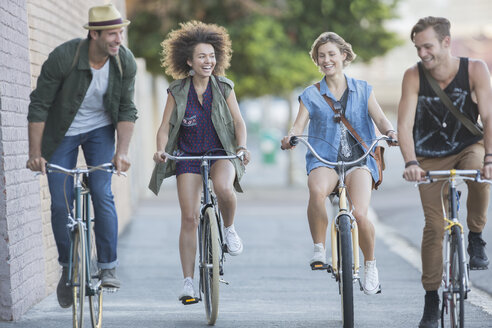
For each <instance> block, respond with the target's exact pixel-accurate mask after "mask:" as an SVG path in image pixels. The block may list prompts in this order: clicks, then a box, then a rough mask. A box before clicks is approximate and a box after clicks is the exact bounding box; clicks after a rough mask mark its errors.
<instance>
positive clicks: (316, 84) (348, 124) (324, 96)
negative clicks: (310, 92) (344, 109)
mask: <svg viewBox="0 0 492 328" xmlns="http://www.w3.org/2000/svg"><path fill="white" fill-rule="evenodd" d="M314 85H315V86H316V88H318V91H319V93H321V86H320V84H319V82H318V83H315V84H314ZM322 96H323V98H325V100H326V102H327V103H328V105H329V106H330V108H331V109H332V110H333V111H334V112H335V113H336V114H338V113H337V111H336V110H335V106H333V101H332V100H331V99H330V97H328V96H327V95H326V94H323V95H322ZM340 119H341V121H342V123H343V124H344V125H345V127H346V128H347V130H349V131H350V133H351V134H352V136H354V138H355V139H357V141H358V142H359V143H360V144H361V145H362V147H364V149H365V150H366V151H367V149H369V147H367V145H366V143H365V142H364V140H362V138H361V137H360V136H359V134H358V133H357V132H355V130H354V128H353V127H352V125H351V124H350V123H349V121H348V120H347V119H346V118H345V116H344V115H340Z"/></svg>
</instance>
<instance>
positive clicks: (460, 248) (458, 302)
mask: <svg viewBox="0 0 492 328" xmlns="http://www.w3.org/2000/svg"><path fill="white" fill-rule="evenodd" d="M458 179H459V180H469V181H475V182H480V183H489V184H492V181H489V180H484V179H482V178H481V176H480V170H454V169H453V170H439V171H427V172H426V175H425V177H424V181H420V182H418V183H417V185H420V184H429V183H434V182H437V181H444V183H443V184H442V186H441V207H442V212H443V217H444V223H445V227H444V231H445V233H444V242H443V249H444V250H443V254H444V265H443V278H442V283H441V287H442V300H443V302H442V309H441V326H442V327H443V328H444V313H445V312H446V313H449V322H450V324H451V327H453V328H457V327H460V328H461V327H464V325H465V300H466V299H467V296H468V293H469V292H470V291H471V289H470V280H469V267H468V264H467V263H466V255H465V238H464V230H463V225H462V224H461V223H460V221H459V217H458V212H459V201H460V196H461V192H460V191H459V190H458V189H457V186H458V183H457V180H458ZM446 185H448V186H449V187H448V194H447V195H445V187H446ZM446 196H447V197H446ZM446 198H447V205H448V206H447V208H448V210H447V211H446V204H445V199H446Z"/></svg>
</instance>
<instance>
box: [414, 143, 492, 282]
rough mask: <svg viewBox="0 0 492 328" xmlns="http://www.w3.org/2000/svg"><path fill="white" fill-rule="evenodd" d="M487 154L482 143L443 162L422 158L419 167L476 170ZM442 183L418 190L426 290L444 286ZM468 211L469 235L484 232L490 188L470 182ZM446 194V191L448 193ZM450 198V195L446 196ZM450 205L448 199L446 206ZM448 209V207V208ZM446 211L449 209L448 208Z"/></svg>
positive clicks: (424, 186)
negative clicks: (421, 217) (442, 282)
mask: <svg viewBox="0 0 492 328" xmlns="http://www.w3.org/2000/svg"><path fill="white" fill-rule="evenodd" d="M484 155H485V150H484V146H483V143H482V142H478V143H476V144H473V145H471V146H468V147H467V148H465V149H464V150H462V151H461V152H460V153H458V154H456V155H452V156H447V157H442V158H423V157H419V158H418V161H419V162H420V167H421V168H422V169H423V170H424V171H428V170H451V169H461V170H475V169H481V168H482V167H483V158H484ZM442 184H443V182H434V183H431V184H422V185H420V186H419V191H420V199H421V202H422V207H423V210H424V216H425V226H424V233H423V237H422V248H421V253H422V285H423V287H424V289H425V290H437V289H439V286H440V285H441V280H442V270H443V257H442V243H443V237H444V220H443V217H444V215H443V213H442V207H441V186H442ZM466 184H467V185H468V199H467V202H466V207H467V211H468V217H467V224H468V228H469V229H470V231H473V232H481V231H482V230H483V228H484V227H485V223H486V222H487V217H486V213H487V208H488V204H489V185H488V184H487V183H477V182H470V181H467V182H466ZM445 191H447V190H445ZM445 195H447V192H446V194H445ZM445 204H447V198H446V202H445ZM446 206H447V205H446ZM446 208H447V207H446Z"/></svg>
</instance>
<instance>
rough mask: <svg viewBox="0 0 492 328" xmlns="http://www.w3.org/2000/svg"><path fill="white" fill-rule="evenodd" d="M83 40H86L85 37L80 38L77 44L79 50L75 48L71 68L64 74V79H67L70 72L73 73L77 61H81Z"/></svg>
mask: <svg viewBox="0 0 492 328" xmlns="http://www.w3.org/2000/svg"><path fill="white" fill-rule="evenodd" d="M82 42H84V39H82V40H80V42H79V44H78V45H77V50H75V55H74V57H73V61H72V65H70V69H69V70H68V72H67V73H66V74H65V75H64V76H63V80H65V79H66V78H67V77H68V76H69V75H70V73H72V71H73V69H74V68H75V65H77V62H78V61H79V53H80V48H81V47H82Z"/></svg>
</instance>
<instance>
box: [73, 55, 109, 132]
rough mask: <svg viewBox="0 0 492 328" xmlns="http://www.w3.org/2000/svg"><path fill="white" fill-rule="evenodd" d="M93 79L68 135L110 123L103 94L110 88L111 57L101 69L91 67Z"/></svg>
mask: <svg viewBox="0 0 492 328" xmlns="http://www.w3.org/2000/svg"><path fill="white" fill-rule="evenodd" d="M91 71H92V81H91V84H90V85H89V88H88V89H87V93H86V94H85V98H84V100H83V101H82V104H81V105H80V108H79V111H78V112H77V115H75V118H74V120H73V122H72V124H71V125H70V128H69V129H68V131H67V133H66V134H65V135H66V136H75V135H78V134H81V133H87V132H89V131H92V130H95V129H98V128H101V127H103V126H106V125H110V124H112V123H111V117H110V116H109V113H108V112H107V111H106V109H105V108H104V103H103V96H104V94H105V93H106V90H107V88H108V79H109V59H108V60H107V61H106V63H105V64H104V66H103V67H101V68H100V69H94V68H92V67H91Z"/></svg>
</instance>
